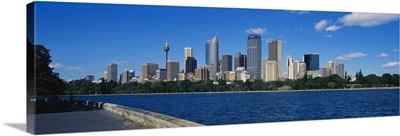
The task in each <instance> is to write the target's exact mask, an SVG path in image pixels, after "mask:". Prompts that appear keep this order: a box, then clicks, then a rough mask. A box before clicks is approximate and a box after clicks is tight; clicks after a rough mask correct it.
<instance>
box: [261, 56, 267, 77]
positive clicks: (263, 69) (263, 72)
mask: <svg viewBox="0 0 400 136" xmlns="http://www.w3.org/2000/svg"><path fill="white" fill-rule="evenodd" d="M267 62H268V59H263V60H262V65H261V66H262V73H261V74H262V76H261V78H262V79H263V80H265V79H266V74H267V71H266V70H267V68H266V66H267V65H266V64H267Z"/></svg>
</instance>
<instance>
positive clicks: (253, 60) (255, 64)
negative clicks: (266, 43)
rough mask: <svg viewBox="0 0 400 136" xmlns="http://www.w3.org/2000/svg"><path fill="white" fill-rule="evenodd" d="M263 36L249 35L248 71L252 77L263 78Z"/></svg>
mask: <svg viewBox="0 0 400 136" xmlns="http://www.w3.org/2000/svg"><path fill="white" fill-rule="evenodd" d="M261 57H262V54H261V36H260V35H259V34H250V35H249V36H248V37H247V71H248V72H249V73H250V79H261V68H262V67H261V63H262V62H261Z"/></svg>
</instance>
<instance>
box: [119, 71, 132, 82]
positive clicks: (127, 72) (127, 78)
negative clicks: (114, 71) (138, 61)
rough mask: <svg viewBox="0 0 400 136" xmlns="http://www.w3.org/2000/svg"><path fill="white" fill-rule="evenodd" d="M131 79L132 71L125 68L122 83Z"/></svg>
mask: <svg viewBox="0 0 400 136" xmlns="http://www.w3.org/2000/svg"><path fill="white" fill-rule="evenodd" d="M130 80H131V72H129V70H128V69H125V71H124V72H122V76H121V83H122V84H126V83H129V81H130Z"/></svg>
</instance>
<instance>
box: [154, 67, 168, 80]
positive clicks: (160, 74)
mask: <svg viewBox="0 0 400 136" xmlns="http://www.w3.org/2000/svg"><path fill="white" fill-rule="evenodd" d="M166 79H167V70H166V69H163V68H162V69H157V70H156V80H158V81H164V80H166Z"/></svg>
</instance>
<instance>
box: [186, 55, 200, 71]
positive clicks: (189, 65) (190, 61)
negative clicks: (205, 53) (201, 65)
mask: <svg viewBox="0 0 400 136" xmlns="http://www.w3.org/2000/svg"><path fill="white" fill-rule="evenodd" d="M196 68H197V60H196V59H195V58H194V57H187V58H186V61H185V71H184V72H185V73H195V70H196Z"/></svg>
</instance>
